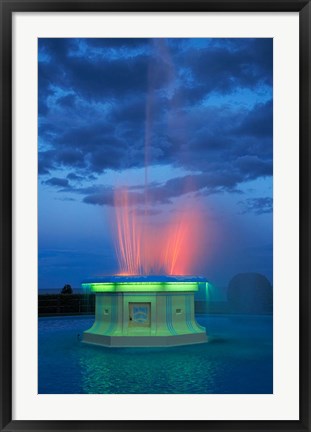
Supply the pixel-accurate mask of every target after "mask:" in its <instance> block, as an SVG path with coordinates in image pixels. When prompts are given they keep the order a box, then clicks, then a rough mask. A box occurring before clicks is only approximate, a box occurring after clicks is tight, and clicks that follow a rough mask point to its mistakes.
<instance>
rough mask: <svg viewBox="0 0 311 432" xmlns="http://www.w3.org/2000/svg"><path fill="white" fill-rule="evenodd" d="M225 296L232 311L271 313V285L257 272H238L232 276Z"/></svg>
mask: <svg viewBox="0 0 311 432" xmlns="http://www.w3.org/2000/svg"><path fill="white" fill-rule="evenodd" d="M227 298H228V304H229V310H230V312H232V313H252V314H269V313H272V309H273V293H272V286H271V284H270V282H269V281H268V279H267V278H266V277H265V276H263V275H261V274H259V273H240V274H237V275H236V276H234V277H233V278H232V279H231V281H230V283H229V286H228V291H227Z"/></svg>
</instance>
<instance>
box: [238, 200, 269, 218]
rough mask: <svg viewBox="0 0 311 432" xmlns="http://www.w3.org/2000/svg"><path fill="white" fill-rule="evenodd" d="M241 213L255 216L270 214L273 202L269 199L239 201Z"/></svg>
mask: <svg viewBox="0 0 311 432" xmlns="http://www.w3.org/2000/svg"><path fill="white" fill-rule="evenodd" d="M238 204H239V205H240V206H241V208H242V213H243V214H244V213H249V212H252V213H255V214H257V215H261V214H265V213H272V210H273V200H272V198H270V197H265V198H248V199H246V200H245V201H239V202H238Z"/></svg>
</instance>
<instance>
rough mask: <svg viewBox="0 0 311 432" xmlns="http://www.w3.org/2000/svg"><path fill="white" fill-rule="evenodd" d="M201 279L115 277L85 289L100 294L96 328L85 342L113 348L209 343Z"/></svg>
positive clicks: (86, 285) (89, 283)
mask: <svg viewBox="0 0 311 432" xmlns="http://www.w3.org/2000/svg"><path fill="white" fill-rule="evenodd" d="M202 282H206V279H204V278H201V277H191V276H189V277H188V276H111V277H106V278H102V279H97V280H95V279H92V280H90V281H85V282H83V283H82V286H83V288H84V289H86V290H88V291H90V292H92V293H95V295H96V300H95V322H94V324H93V326H92V327H91V328H90V329H89V330H86V331H85V332H84V333H83V338H82V341H83V342H85V343H89V344H95V345H103V346H108V347H154V346H175V345H188V344H197V343H203V342H206V341H207V336H206V331H205V328H204V327H202V326H200V325H199V324H198V323H197V322H196V319H195V314H194V293H195V292H196V291H197V290H198V285H199V283H202Z"/></svg>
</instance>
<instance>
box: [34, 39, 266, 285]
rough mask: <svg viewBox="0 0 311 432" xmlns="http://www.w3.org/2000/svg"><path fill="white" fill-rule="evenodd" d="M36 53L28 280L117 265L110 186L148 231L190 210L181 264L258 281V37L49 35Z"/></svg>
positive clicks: (261, 182) (261, 43)
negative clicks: (35, 242)
mask: <svg viewBox="0 0 311 432" xmlns="http://www.w3.org/2000/svg"><path fill="white" fill-rule="evenodd" d="M38 51H39V58H38V61H39V63H38V72H39V101H38V106H39V121H38V124H39V132H38V151H39V155H38V159H39V178H38V188H39V202H38V206H39V289H51V288H55V289H58V290H60V289H61V288H62V287H63V286H64V284H66V283H69V284H71V285H72V286H73V287H74V288H79V287H80V286H81V282H82V281H83V280H84V279H88V278H91V277H95V276H96V277H97V276H101V275H106V274H115V273H118V271H120V268H119V264H118V261H117V257H116V252H115V248H114V242H115V240H116V237H115V227H114V220H115V207H116V202H115V199H114V196H115V195H114V193H115V190H116V188H118V187H122V188H124V187H126V188H127V190H128V193H129V196H130V201H131V211H135V212H136V215H138V217H140V216H139V215H142V214H143V213H144V212H146V207H147V213H148V218H149V219H148V220H149V223H150V225H152V226H156V227H158V229H159V230H161V229H162V227H165V225H166V221H167V220H168V219H169V220H173V221H174V220H177V219H178V217H177V216H178V214H181V212H186V213H187V211H188V209H189V213H188V214H189V215H192V214H195V215H197V214H198V213H199V214H200V220H201V222H202V221H203V222H204V223H203V225H202V224H201V225H197V224H196V219H195V218H194V219H193V220H194V225H196V226H197V227H198V228H199V237H200V241H201V245H200V250H199V251H198V250H195V244H194V243H195V242H196V237H195V235H193V236H192V237H191V236H190V237H191V239H192V240H193V241H192V243H193V244H190V243H191V242H189V249H188V246H187V251H188V254H189V255H192V256H193V257H194V258H195V259H194V260H193V262H192V263H191V268H190V270H191V274H193V275H202V276H205V277H206V278H207V279H208V280H209V281H210V282H212V283H213V284H215V285H216V286H219V287H224V286H227V284H228V282H229V281H230V279H231V278H232V277H233V276H234V275H235V274H237V273H240V272H258V273H262V274H263V275H265V276H266V277H267V278H268V279H269V280H270V282H272V246H273V245H272V192H273V190H272V184H273V182H272V172H273V101H272V92H273V83H272V77H273V41H272V39H62V38H60V39H56V38H53V39H39V42H38ZM146 163H147V166H148V170H147V171H146V170H145V166H146ZM146 179H147V186H148V197H149V198H148V202H147V204H146V199H145V196H146V195H145V192H144V191H145V186H146ZM193 212H194V213H193ZM176 215H177V216H176ZM191 217H192V216H191ZM142 223H143V221H139V224H142ZM163 229H164V228H163ZM150 247H151V248H152V247H153V245H152V244H151V245H150Z"/></svg>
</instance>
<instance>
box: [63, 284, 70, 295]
mask: <svg viewBox="0 0 311 432" xmlns="http://www.w3.org/2000/svg"><path fill="white" fill-rule="evenodd" d="M72 293H73V290H72V288H71V285H68V284H66V285H64V288H63V289H62V290H61V294H72Z"/></svg>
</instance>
